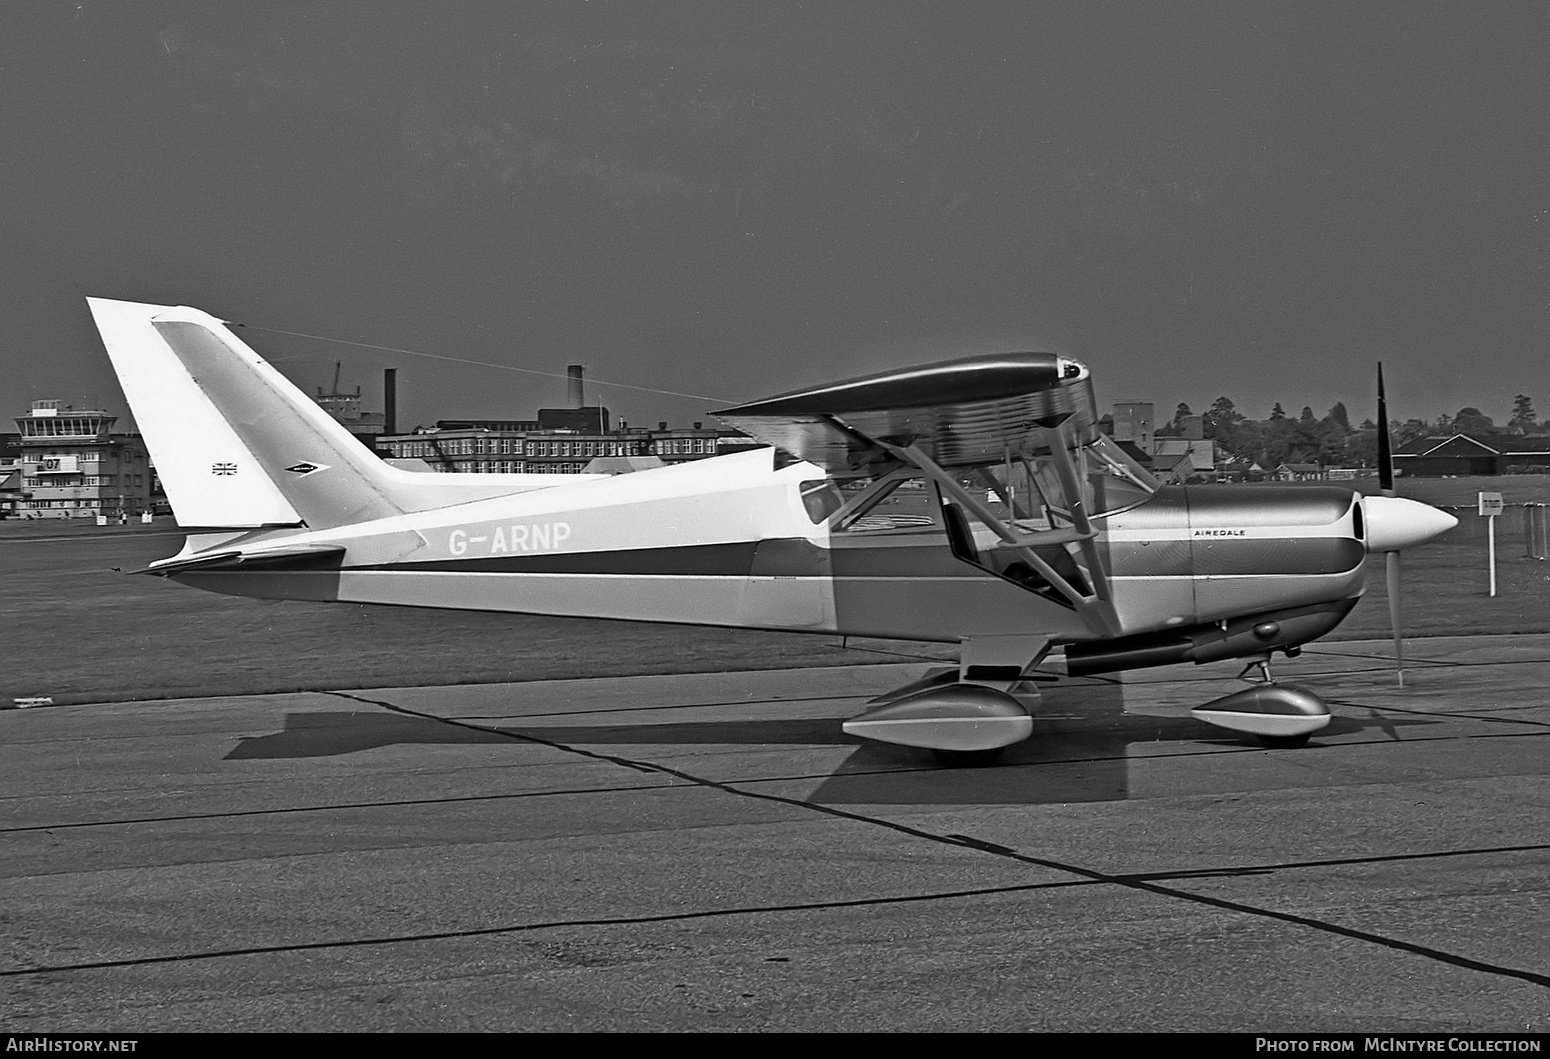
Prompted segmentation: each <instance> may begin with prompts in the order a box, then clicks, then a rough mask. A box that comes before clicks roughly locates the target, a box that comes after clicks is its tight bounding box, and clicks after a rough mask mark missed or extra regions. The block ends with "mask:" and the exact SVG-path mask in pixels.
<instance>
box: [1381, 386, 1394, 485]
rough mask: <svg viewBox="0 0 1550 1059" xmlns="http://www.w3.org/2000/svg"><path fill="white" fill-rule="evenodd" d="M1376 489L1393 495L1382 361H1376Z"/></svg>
mask: <svg viewBox="0 0 1550 1059" xmlns="http://www.w3.org/2000/svg"><path fill="white" fill-rule="evenodd" d="M1378 489H1379V491H1380V492H1381V493H1382V494H1383V495H1384V496H1393V495H1394V443H1393V440H1392V439H1391V438H1390V437H1389V403H1388V400H1387V399H1385V398H1384V396H1383V361H1381V360H1380V361H1378Z"/></svg>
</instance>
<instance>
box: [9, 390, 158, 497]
mask: <svg viewBox="0 0 1550 1059" xmlns="http://www.w3.org/2000/svg"><path fill="white" fill-rule="evenodd" d="M117 421H118V417H117V416H114V415H109V414H108V413H107V412H104V411H102V410H101V409H82V410H77V409H75V408H71V407H69V406H65V407H60V403H59V402H58V401H52V400H50V401H34V402H32V409H31V411H29V412H28V413H27V414H26V415H24V416H18V417H17V419H16V425H17V427H18V428H19V429H20V431H21V433H20V436H19V437H18V438H17V440H16V446H17V449H18V451H19V457H20V458H19V459H18V461H17V462H18V465H19V469H20V472H21V492H22V494H23V496H22V497H21V498H20V499H18V500H17V502H16V507H15V513H16V514H17V515H19V516H21V517H22V518H94V517H96V516H98V515H105V516H107V517H109V518H118V517H120V516H125V517H128V516H132V515H139V514H141V513H142V512H145V511H148V510H150V506H151V477H152V470H151V462H150V457H149V455H148V454H147V452H146V448H145V443H144V442H143V441H142V440H141V439H140V436H139V435H138V434H115V433H114V432H113V424H114V423H116V422H117Z"/></svg>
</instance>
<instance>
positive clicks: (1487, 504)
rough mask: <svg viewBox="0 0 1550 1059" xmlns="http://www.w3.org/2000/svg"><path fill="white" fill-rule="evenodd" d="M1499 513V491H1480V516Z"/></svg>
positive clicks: (1500, 506)
mask: <svg viewBox="0 0 1550 1059" xmlns="http://www.w3.org/2000/svg"><path fill="white" fill-rule="evenodd" d="M1501 513H1502V494H1500V493H1481V494H1480V514H1481V515H1482V516H1485V515H1500V514H1501Z"/></svg>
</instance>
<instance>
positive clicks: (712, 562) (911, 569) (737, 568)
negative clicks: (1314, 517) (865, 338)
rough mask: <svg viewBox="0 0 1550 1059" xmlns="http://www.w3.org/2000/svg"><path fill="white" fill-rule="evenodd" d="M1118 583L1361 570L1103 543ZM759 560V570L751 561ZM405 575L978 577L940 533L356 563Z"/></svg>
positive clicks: (1323, 550)
mask: <svg viewBox="0 0 1550 1059" xmlns="http://www.w3.org/2000/svg"><path fill="white" fill-rule="evenodd" d="M1108 550H1109V560H1110V565H1111V568H1112V570H1113V574H1114V576H1116V577H1190V576H1197V577H1210V576H1223V577H1225V576H1234V575H1253V574H1263V575H1286V574H1332V573H1344V572H1346V571H1348V570H1352V569H1355V568H1356V567H1357V566H1358V565H1360V564H1361V562H1362V558H1363V556H1364V554H1365V553H1364V550H1363V548H1362V545H1361V542H1360V541H1356V540H1353V539H1351V538H1349V537H1289V538H1247V539H1239V538H1221V539H1216V538H1196V539H1195V540H1193V541H1153V542H1149V543H1142V542H1140V541H1127V542H1116V543H1112V544H1110V545H1109V549H1108ZM756 557H757V569H756V563H755V559H756ZM347 569H350V570H394V571H400V572H410V573H482V574H491V573H512V574H590V575H605V574H616V575H647V576H655V577H747V576H749V575H750V574H759V575H765V576H771V575H780V576H787V577H824V576H832V577H894V578H897V577H969V578H973V577H983V576H985V572H984V571H983V570H981V569H980V568H978V567H976V566H974V565H972V564H969V563H965V562H962V561H960V560H958V559H956V558H954V557H953V555H952V553H951V551H950V550H949V549H948V547H947V541H946V537H945V536H942V537H941V538H940V540H939V541H937V540H932V541H931V542H930V543H924V544H922V545H920V546H918V547H897V546H894V547H873V548H869V547H864V546H861V547H857V546H854V545H851V546H847V547H841V548H833V549H825V548H820V547H818V546H817V545H815V544H813V543H812V542H810V541H806V540H802V539H800V538H796V539H783V540H766V541H742V542H736V543H731V544H699V545H682V546H677V547H670V548H629V549H620V550H617V551H604V552H549V553H544V554H539V555H486V556H461V557H459V558H455V559H440V560H432V561H429V562H411V563H384V564H377V565H372V566H353V567H348V568H347Z"/></svg>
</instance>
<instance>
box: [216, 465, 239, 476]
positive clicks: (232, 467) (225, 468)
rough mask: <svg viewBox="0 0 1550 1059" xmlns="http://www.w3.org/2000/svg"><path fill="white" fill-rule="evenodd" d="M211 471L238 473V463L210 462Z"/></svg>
mask: <svg viewBox="0 0 1550 1059" xmlns="http://www.w3.org/2000/svg"><path fill="white" fill-rule="evenodd" d="M210 473H211V474H236V473H237V465H236V464H235V463H212V464H210Z"/></svg>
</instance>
